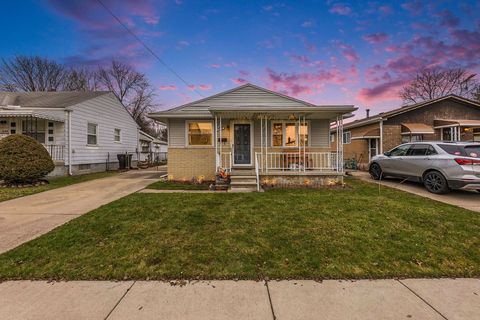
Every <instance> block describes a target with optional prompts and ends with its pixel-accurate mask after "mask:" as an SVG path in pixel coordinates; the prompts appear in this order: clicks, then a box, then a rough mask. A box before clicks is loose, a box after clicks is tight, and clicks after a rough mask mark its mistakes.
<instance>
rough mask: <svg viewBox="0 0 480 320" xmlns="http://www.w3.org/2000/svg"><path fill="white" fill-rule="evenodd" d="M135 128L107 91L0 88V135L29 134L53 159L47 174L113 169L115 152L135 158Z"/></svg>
mask: <svg viewBox="0 0 480 320" xmlns="http://www.w3.org/2000/svg"><path fill="white" fill-rule="evenodd" d="M138 131H139V130H138V126H137V123H136V122H135V120H134V119H133V118H132V116H131V115H130V113H129V112H128V111H127V110H126V109H125V107H124V106H123V105H122V103H120V101H119V100H118V99H117V98H116V97H115V96H114V95H113V94H112V93H110V92H104V91H103V92H0V139H2V138H4V137H6V136H8V135H10V134H25V135H28V136H31V137H33V138H35V139H36V140H37V141H38V142H40V143H41V144H42V145H43V146H45V148H46V149H47V150H48V152H49V153H50V155H51V157H52V159H53V160H54V162H55V170H54V172H52V173H51V175H67V174H83V173H90V172H97V171H105V170H106V169H116V168H117V167H118V159H117V154H120V153H121V154H125V153H131V154H133V160H134V161H136V160H137V159H136V150H137V148H138Z"/></svg>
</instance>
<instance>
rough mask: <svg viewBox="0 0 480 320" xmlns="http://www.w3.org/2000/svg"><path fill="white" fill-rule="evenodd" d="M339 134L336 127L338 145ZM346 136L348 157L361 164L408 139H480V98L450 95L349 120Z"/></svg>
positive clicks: (345, 147) (345, 149)
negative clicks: (472, 98)
mask: <svg viewBox="0 0 480 320" xmlns="http://www.w3.org/2000/svg"><path fill="white" fill-rule="evenodd" d="M336 137H337V134H336V132H335V130H332V132H331V141H332V143H333V145H334V146H335V142H336V141H337V139H336ZM342 140H343V141H342V142H343V145H344V157H345V159H355V161H356V162H357V163H358V164H359V166H360V167H365V165H366V164H367V163H368V162H369V161H370V159H371V158H372V157H373V156H375V155H377V154H380V153H383V152H384V151H388V150H390V149H392V148H394V147H395V146H397V145H399V144H402V143H406V142H411V141H423V140H431V141H435V140H437V141H480V102H478V101H473V100H469V99H466V98H463V97H459V96H456V95H448V96H444V97H441V98H437V99H433V100H429V101H424V102H421V103H417V104H412V105H406V106H403V107H401V108H397V109H393V110H391V111H388V112H382V113H379V114H377V115H373V116H367V117H366V118H363V119H359V120H356V121H353V122H350V123H347V124H345V125H344V131H343V139H342ZM333 150H335V147H334V148H333Z"/></svg>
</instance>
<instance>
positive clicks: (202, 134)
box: [149, 84, 356, 189]
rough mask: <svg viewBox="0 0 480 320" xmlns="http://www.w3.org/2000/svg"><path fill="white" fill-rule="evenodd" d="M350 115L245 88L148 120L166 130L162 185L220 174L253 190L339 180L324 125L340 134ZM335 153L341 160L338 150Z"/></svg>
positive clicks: (341, 108)
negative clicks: (263, 185) (332, 126)
mask: <svg viewBox="0 0 480 320" xmlns="http://www.w3.org/2000/svg"><path fill="white" fill-rule="evenodd" d="M354 110H356V108H355V107H354V106H352V105H315V104H312V103H309V102H306V101H302V100H299V99H295V98H292V97H289V96H286V95H284V94H280V93H277V92H273V91H271V90H267V89H264V88H261V87H258V86H255V85H252V84H245V85H242V86H239V87H236V88H233V89H231V90H228V91H225V92H221V93H219V94H216V95H213V96H210V97H207V98H204V99H201V100H198V101H194V102H191V103H187V104H185V105H182V106H179V107H176V108H173V109H170V110H167V111H162V112H155V113H151V114H149V117H150V118H152V119H154V120H156V121H160V122H162V123H164V124H166V125H167V128H168V157H169V159H168V160H169V163H168V175H169V178H170V179H174V180H185V179H186V180H189V179H192V178H194V177H196V178H198V177H202V178H205V179H214V178H215V176H216V173H217V172H219V171H222V170H223V171H227V172H231V176H232V183H231V186H233V185H239V186H248V187H250V188H251V187H253V186H254V185H256V186H257V189H259V185H260V184H261V183H264V182H265V183H267V184H268V183H272V184H273V183H276V184H283V183H290V182H292V181H293V182H294V183H314V184H317V183H324V182H325V181H327V180H328V179H336V180H339V179H342V177H343V166H342V164H341V161H342V157H341V156H340V157H337V152H336V151H335V152H332V151H331V145H330V139H329V132H330V124H331V123H332V122H337V123H338V126H337V127H338V129H339V130H341V129H342V123H343V118H345V117H349V116H351V112H353V111H354ZM337 150H339V151H338V152H339V153H341V150H342V148H341V146H339V148H338V149H337ZM242 179H243V180H242ZM328 181H330V180H328Z"/></svg>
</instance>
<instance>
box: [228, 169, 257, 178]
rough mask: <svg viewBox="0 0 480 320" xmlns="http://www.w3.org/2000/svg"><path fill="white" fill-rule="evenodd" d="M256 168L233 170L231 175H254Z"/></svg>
mask: <svg viewBox="0 0 480 320" xmlns="http://www.w3.org/2000/svg"><path fill="white" fill-rule="evenodd" d="M254 175H255V170H232V172H230V176H231V177H233V176H254Z"/></svg>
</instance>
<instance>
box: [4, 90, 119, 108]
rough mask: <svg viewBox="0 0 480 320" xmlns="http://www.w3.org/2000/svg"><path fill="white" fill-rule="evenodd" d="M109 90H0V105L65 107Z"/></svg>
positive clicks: (107, 92)
mask: <svg viewBox="0 0 480 320" xmlns="http://www.w3.org/2000/svg"><path fill="white" fill-rule="evenodd" d="M109 93H110V92H109V91H88V92H76V91H68V92H67V91H62V92H4V91H0V106H20V107H23V108H67V107H70V106H73V105H76V104H79V103H82V102H84V101H87V100H90V99H93V98H96V97H99V96H102V95H106V94H109Z"/></svg>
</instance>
